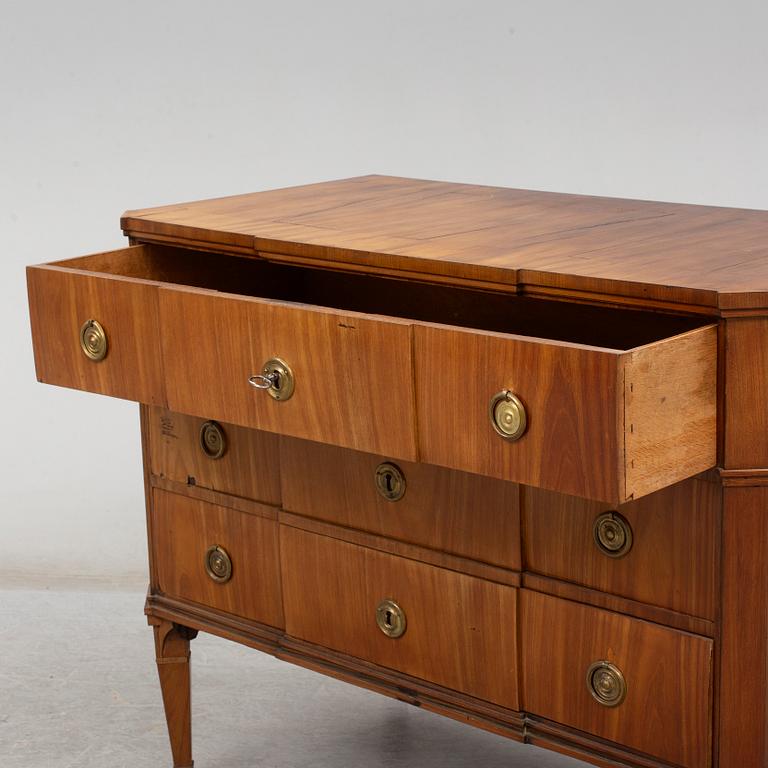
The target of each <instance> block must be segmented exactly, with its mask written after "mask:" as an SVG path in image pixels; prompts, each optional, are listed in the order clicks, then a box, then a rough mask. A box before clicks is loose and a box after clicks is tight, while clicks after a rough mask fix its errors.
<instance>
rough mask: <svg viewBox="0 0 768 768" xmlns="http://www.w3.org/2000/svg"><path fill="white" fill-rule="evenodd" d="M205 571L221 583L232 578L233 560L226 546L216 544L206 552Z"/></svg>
mask: <svg viewBox="0 0 768 768" xmlns="http://www.w3.org/2000/svg"><path fill="white" fill-rule="evenodd" d="M205 572H206V573H207V574H208V575H209V576H210V577H211V578H212V579H213V580H214V581H215V582H218V583H219V584H225V583H226V582H228V581H229V580H230V579H231V578H232V560H231V558H230V557H229V554H228V553H227V550H226V549H224V547H220V546H219V545H218V544H214V545H213V546H212V547H208V549H207V551H206V553H205Z"/></svg>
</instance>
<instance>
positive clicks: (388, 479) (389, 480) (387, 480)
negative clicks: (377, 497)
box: [384, 472, 395, 493]
mask: <svg viewBox="0 0 768 768" xmlns="http://www.w3.org/2000/svg"><path fill="white" fill-rule="evenodd" d="M384 485H386V486H387V493H392V491H393V490H394V486H395V482H394V478H393V477H392V474H391V473H390V472H387V474H386V475H385V476H384Z"/></svg>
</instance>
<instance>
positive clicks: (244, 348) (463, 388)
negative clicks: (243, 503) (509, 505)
mask: <svg viewBox="0 0 768 768" xmlns="http://www.w3.org/2000/svg"><path fill="white" fill-rule="evenodd" d="M28 283H29V299H30V312H31V319H32V334H33V340H34V345H35V362H36V367H37V375H38V378H39V379H40V380H41V381H45V382H48V383H51V384H59V385H63V386H69V387H75V388H78V389H84V390H88V391H92V392H100V393H103V394H108V395H114V396H117V397H123V398H128V399H134V400H139V401H141V402H145V403H150V404H161V405H165V406H167V407H168V408H170V409H172V410H174V411H177V412H180V413H187V414H190V415H195V416H200V417H203V418H209V419H217V420H220V421H223V422H228V423H231V424H238V425H242V426H246V427H253V428H257V429H263V430H267V431H270V432H277V433H281V434H285V435H289V436H293V437H300V438H304V439H308V440H314V441H317V442H323V443H330V444H334V445H339V446H343V447H347V448H354V449H357V450H361V451H366V452H370V453H376V454H379V455H383V456H390V457H392V458H401V459H405V460H421V461H424V462H427V463H432V464H438V465H442V466H446V467H451V468H454V469H460V470H466V471H469V472H474V473H478V474H482V475H490V476H493V477H498V478H502V479H505V480H513V481H516V482H520V483H525V484H528V485H534V486H540V487H543V488H548V489H551V490H557V491H561V492H565V493H570V494H574V495H579V496H585V497H590V498H594V499H599V500H603V501H609V502H616V503H618V502H621V501H625V500H627V499H630V498H636V497H638V496H642V495H645V494H647V493H650V492H651V491H654V490H657V489H658V488H661V487H663V486H666V485H670V484H671V483H674V482H677V481H678V480H681V479H683V478H685V477H688V476H691V475H694V474H696V473H698V472H701V471H703V470H706V469H708V468H710V467H712V466H713V465H714V463H715V433H716V424H715V421H716V357H717V328H716V326H715V325H712V324H711V323H709V321H708V320H707V319H706V318H701V317H691V316H680V315H673V314H666V313H654V312H648V311H639V310H629V309H618V308H610V307H600V306H592V305H586V304H578V303H569V302H565V301H551V300H543V299H536V298H531V297H526V296H519V295H513V294H509V293H507V292H494V291H488V290H478V289H470V288H466V287H459V286H449V285H436V284H431V283H425V282H418V281H415V280H403V279H397V278H391V277H384V276H374V275H365V274H360V273H352V272H341V271H334V270H327V269H325V270H324V269H315V268H309V267H302V266H289V265H284V264H277V263H274V262H271V261H268V260H265V259H261V258H250V257H238V256H228V255H223V254H214V253H207V252H201V251H193V250H188V249H182V248H173V247H166V246H156V245H138V246H133V247H130V248H125V249H121V250H118V251H113V252H108V253H102V254H95V255H92V256H85V257H81V258H78V259H71V260H68V261H62V262H57V263H55V264H49V265H42V266H37V267H30V268H29V270H28ZM270 361H272V362H270ZM252 384H253V385H257V386H256V387H254V386H252ZM261 387H263V388H264V389H263V391H259V388H261ZM497 395H501V399H498V398H497V399H496V400H494V399H493V398H494V397H495V396H497ZM513 395H514V397H512V396H513ZM523 414H524V416H523Z"/></svg>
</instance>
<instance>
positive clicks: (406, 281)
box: [28, 177, 768, 768]
mask: <svg viewBox="0 0 768 768" xmlns="http://www.w3.org/2000/svg"><path fill="white" fill-rule="evenodd" d="M123 226H124V228H125V231H126V233H127V234H128V235H129V236H130V238H131V242H132V245H131V247H129V248H124V249H120V250H117V251H111V252H104V253H95V254H91V255H89V256H83V257H78V258H70V259H67V260H65V261H61V262H57V263H54V264H49V265H42V266H38V267H30V268H29V270H28V287H29V300H30V318H31V326H32V339H33V346H34V349H35V363H36V369H37V375H38V378H39V379H40V380H41V381H45V382H48V383H55V384H60V385H64V386H68V387H72V388H76V389H82V390H86V391H92V392H97V393H102V394H108V395H114V396H118V397H123V398H126V399H134V400H137V401H138V402H140V403H141V404H142V407H141V412H142V444H143V457H144V481H145V488H146V491H147V517H148V530H149V545H150V550H149V555H150V558H149V564H150V590H149V594H148V598H147V603H146V613H147V616H148V619H149V621H150V623H151V624H152V626H153V627H154V631H155V637H156V647H157V659H158V670H159V673H160V680H161V688H162V692H163V698H164V704H165V709H166V719H167V721H168V728H169V735H170V738H171V746H172V752H173V756H174V762H175V764H176V765H177V766H178V768H182V767H184V768H186V766H188V765H191V759H192V758H191V739H190V707H189V701H190V692H189V680H190V678H189V663H188V660H189V656H188V644H189V640H190V639H191V638H192V637H193V636H194V633H195V632H196V631H198V630H202V631H206V632H212V633H214V634H217V635H220V636H221V637H225V638H228V639H230V640H233V641H235V642H239V643H242V644H245V645H248V646H250V647H252V648H255V649H259V650H262V651H266V652H269V653H273V654H275V655H276V656H277V657H278V658H281V659H285V660H287V661H291V662H293V663H297V664H301V665H303V666H305V667H308V668H309V669H314V670H317V671H319V672H323V673H324V674H329V675H332V676H335V677H337V678H339V679H342V680H347V681H349V682H352V683H354V684H356V685H360V686H363V687H366V688H369V689H371V690H375V691H379V692H382V693H385V694H386V695H390V696H394V697H396V698H398V699H400V700H402V701H405V702H409V703H411V704H414V705H417V706H422V707H424V708H426V709H430V710H431V711H434V712H439V713H441V714H444V715H447V716H450V717H455V718H457V719H459V720H461V721H464V722H468V723H470V724H472V725H475V726H477V727H481V728H486V729H488V730H490V731H492V732H494V733H499V734H503V735H505V736H507V737H510V738H516V739H520V740H522V741H525V742H526V743H530V744H536V745H543V746H546V747H547V748H550V749H554V750H557V751H559V752H562V753H564V754H567V755H571V756H574V757H578V758H580V759H583V760H587V761H588V762H591V763H593V764H595V765H598V766H612V767H613V768H617V767H623V768H693V766H696V767H697V768H699V767H701V766H704V767H705V768H708V767H709V766H713V767H714V766H718V768H742V767H743V766H748V767H749V768H752V766H755V768H759V767H760V766H763V764H768V736H766V734H768V697H766V693H765V689H766V679H767V678H768V671H767V670H766V666H767V665H766V663H765V659H766V658H768V640H766V636H767V635H768V629H767V628H766V622H767V621H768V619H766V616H768V611H767V610H766V605H768V592H767V591H766V589H765V583H766V573H765V572H764V571H765V567H766V566H765V562H766V561H768V557H767V556H766V555H767V554H768V553H766V552H765V551H764V550H765V546H764V542H765V541H766V540H768V537H767V536H766V534H767V533H768V532H767V531H766V530H764V528H765V523H764V520H763V518H764V517H765V515H764V511H765V507H766V501H767V500H766V499H765V498H764V496H765V493H766V489H768V449H767V448H766V441H765V439H764V435H765V434H766V432H767V429H768V408H766V405H765V403H766V402H767V401H768V384H767V383H766V382H767V381H768V365H767V364H766V354H765V352H764V349H765V348H766V341H768V339H767V338H766V336H767V335H768V325H766V322H768V320H767V318H768V266H766V265H768V259H766V255H768V252H766V249H768V245H766V243H767V242H768V240H766V235H767V234H768V212H759V211H737V210H729V209H715V208H707V207H701V206H681V205H670V204H666V203H654V202H642V201H627V200H610V199H606V198H589V197H584V196H576V195H559V194H551V193H542V192H531V191H525V190H501V189H493V188H487V187H475V186H471V185H454V184H446V183H444V182H429V181H418V180H408V179H398V178H388V177H363V178H360V179H351V180H342V181H338V182H328V183H325V184H320V185H312V186H309V187H303V188H295V189H289V190H276V191H273V192H265V193H256V194H254V195H243V196H239V197H236V198H228V199H222V200H215V201H202V202H199V203H190V204H183V205H174V206H166V207H164V208H158V209H145V210H142V211H134V212H129V213H128V214H127V215H126V216H125V217H124V219H123ZM90 318H94V319H96V320H98V321H99V322H101V323H102V325H103V326H104V327H105V328H106V331H107V335H108V338H109V352H108V354H107V356H106V358H105V359H104V360H103V361H102V362H98V363H95V362H92V361H90V360H88V359H87V358H86V356H85V355H84V354H83V352H82V350H81V349H80V343H79V338H78V336H79V330H80V327H81V325H82V323H83V322H85V321H86V320H88V319H90ZM273 356H280V357H282V358H284V359H285V360H286V361H287V362H288V363H289V364H290V365H291V367H292V368H293V370H294V372H295V374H296V390H295V394H294V396H293V398H292V399H291V400H288V401H285V402H276V401H274V400H272V399H271V398H270V397H269V396H268V395H267V394H266V393H264V392H259V391H257V390H255V389H254V388H252V387H251V386H250V385H249V384H248V381H247V379H248V377H249V376H250V375H252V374H255V373H259V372H260V371H261V367H262V365H263V363H264V362H265V361H266V360H267V359H268V358H270V357H273ZM505 388H508V389H510V390H512V391H514V392H515V393H516V394H517V395H518V396H519V397H520V398H521V399H522V401H523V402H524V404H525V406H526V408H527V412H528V429H527V432H526V433H525V434H524V436H523V437H522V439H521V440H519V441H518V442H517V443H510V442H508V441H505V440H504V439H503V438H501V437H499V436H498V435H497V434H496V433H495V432H494V431H493V429H492V426H491V422H490V416H489V400H490V398H491V396H492V395H494V394H495V393H496V392H498V391H500V390H501V389H505ZM182 414H184V415H182ZM207 419H215V420H217V421H218V422H219V423H220V424H221V425H222V427H223V429H224V430H225V432H226V434H227V437H228V440H229V449H228V452H227V453H226V454H225V455H224V457H223V458H222V459H219V460H212V459H210V458H208V457H205V456H203V454H202V451H201V450H200V448H199V445H198V432H199V428H200V424H201V423H202V421H203V420H207ZM257 430H258V431H257ZM381 460H389V461H394V462H395V463H396V464H398V465H399V466H400V467H401V469H403V470H404V472H405V475H406V480H407V483H408V488H407V490H406V494H405V496H404V497H403V499H401V500H400V501H397V502H389V501H384V500H383V499H381V498H380V497H379V496H377V495H376V492H375V490H374V486H373V477H372V473H373V469H374V468H375V466H376V464H377V463H378V462H379V461H381ZM565 494H568V495H565ZM609 509H611V510H617V511H618V513H619V514H621V515H623V516H624V517H625V518H626V519H627V520H628V521H629V523H630V525H631V527H632V530H633V547H632V549H631V550H630V552H629V553H628V554H627V555H626V556H625V557H624V558H621V559H610V558H608V557H606V556H605V555H604V554H603V553H601V552H599V551H598V550H597V548H596V546H595V544H594V542H593V539H592V525H593V523H594V519H595V516H596V515H597V514H599V513H600V512H602V511H606V510H609ZM213 544H217V545H219V546H221V547H224V548H225V549H226V550H227V551H228V552H229V553H230V555H231V556H232V560H233V563H234V567H233V576H232V579H231V581H229V582H227V583H225V584H221V583H216V582H214V581H213V580H212V579H211V578H210V577H209V576H208V575H207V574H206V571H205V567H204V562H203V556H204V554H205V551H206V550H207V548H208V547H209V546H211V545H213ZM384 597H389V598H394V599H397V600H398V601H399V602H400V603H401V604H402V605H403V607H404V608H405V609H406V613H407V615H408V628H407V630H406V633H405V634H404V635H403V637H402V638H400V639H396V640H393V639H390V638H387V637H385V636H384V635H383V634H382V633H381V631H380V630H379V629H378V628H377V626H376V624H375V620H374V611H375V605H376V603H377V602H378V601H379V600H380V599H382V598H384ZM598 658H599V659H610V660H612V661H613V662H615V663H616V664H618V665H619V666H620V667H621V669H622V670H623V671H624V673H625V675H626V676H627V680H628V683H629V691H628V695H627V698H626V701H625V702H624V703H622V704H621V706H619V707H617V708H616V709H612V710H607V709H605V708H603V707H601V706H600V705H599V704H597V702H595V701H594V700H593V699H592V697H591V696H590V694H589V691H588V689H587V685H586V665H587V664H588V663H590V662H591V661H595V660H597V659H598ZM478 760H479V762H482V758H481V757H479V758H478Z"/></svg>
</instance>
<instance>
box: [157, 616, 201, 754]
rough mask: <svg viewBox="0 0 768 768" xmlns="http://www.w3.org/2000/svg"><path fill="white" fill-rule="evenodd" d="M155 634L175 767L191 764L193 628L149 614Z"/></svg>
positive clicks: (164, 706) (158, 667)
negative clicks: (191, 655)
mask: <svg viewBox="0 0 768 768" xmlns="http://www.w3.org/2000/svg"><path fill="white" fill-rule="evenodd" d="M149 623H150V625H152V628H153V630H154V635H155V658H156V661H157V673H158V676H159V677H160V690H161V691H162V694H163V708H164V709H165V718H166V722H167V723H168V737H169V739H170V742H171V754H172V755H173V765H174V768H192V767H193V765H194V761H193V760H192V697H191V688H190V673H189V641H190V640H191V639H192V638H194V637H195V635H196V634H197V632H196V631H194V630H189V629H187V628H186V627H183V626H180V625H178V624H174V623H173V622H171V621H168V620H162V619H156V618H153V617H150V621H149Z"/></svg>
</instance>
